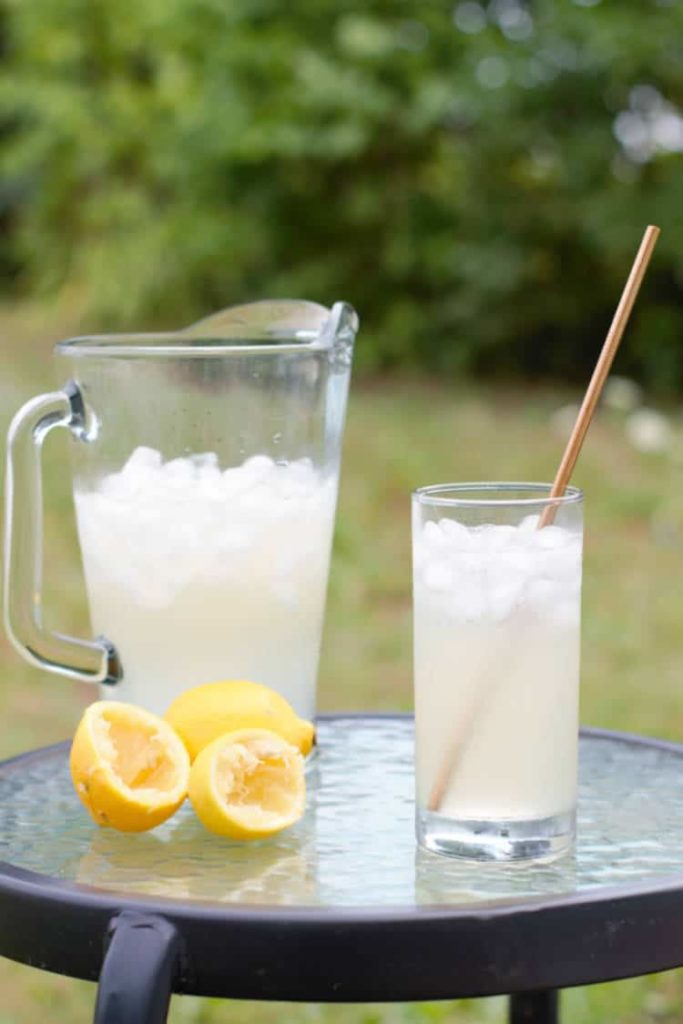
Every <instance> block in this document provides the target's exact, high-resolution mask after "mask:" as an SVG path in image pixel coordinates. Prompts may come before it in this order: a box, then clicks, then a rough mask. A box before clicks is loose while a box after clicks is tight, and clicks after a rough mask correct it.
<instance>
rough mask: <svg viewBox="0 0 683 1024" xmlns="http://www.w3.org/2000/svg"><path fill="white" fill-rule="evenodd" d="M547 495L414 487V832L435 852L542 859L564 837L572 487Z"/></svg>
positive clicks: (568, 803) (572, 767) (575, 586)
mask: <svg viewBox="0 0 683 1024" xmlns="http://www.w3.org/2000/svg"><path fill="white" fill-rule="evenodd" d="M549 493H550V487H549V486H548V485H547V484H526V483H480V484H476V483H475V484H443V485H437V486H433V487H423V488H420V489H419V490H418V491H416V492H415V493H414V495H413V505H412V508H413V586H414V655H415V666H414V668H415V672H414V676H415V725H416V783H417V835H418V840H419V842H420V843H421V845H423V846H425V847H426V848H427V849H429V850H432V851H435V852H438V853H445V854H452V855H455V856H458V855H459V856H465V857H473V858H476V859H480V860H489V859H491V860H515V859H518V858H528V857H548V856H554V855H557V854H559V853H562V852H563V851H565V850H566V849H568V848H569V847H570V845H571V843H572V840H573V836H574V828H575V825H574V822H575V807H576V787H577V748H578V693H579V648H580V602H581V562H582V522H583V517H582V512H583V494H582V492H581V491H580V490H578V489H577V488H574V487H569V488H567V490H566V493H565V495H564V496H563V497H562V498H552V499H551V498H549ZM546 510H548V511H546ZM544 513H545V514H544ZM541 516H544V518H543V522H544V523H546V524H547V525H542V526H540V528H539V525H540V520H541Z"/></svg>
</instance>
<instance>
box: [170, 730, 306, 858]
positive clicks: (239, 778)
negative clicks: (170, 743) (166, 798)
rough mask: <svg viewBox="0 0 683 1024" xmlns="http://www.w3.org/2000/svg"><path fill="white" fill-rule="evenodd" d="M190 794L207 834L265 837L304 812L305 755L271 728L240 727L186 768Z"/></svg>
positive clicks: (242, 837)
mask: <svg viewBox="0 0 683 1024" xmlns="http://www.w3.org/2000/svg"><path fill="white" fill-rule="evenodd" d="M189 796H190V800H191V801H192V806H193V807H194V809H195V811H196V813H197V817H198V818H199V820H200V821H201V822H202V824H203V825H205V826H206V828H208V829H209V831H210V832H215V833H216V834H217V835H219V836H230V838H232V839H242V840H250V839H264V838H266V837H267V836H272V835H275V833H276V832H281V831H282V829H284V828H288V827H289V826H290V825H293V824H294V822H296V821H298V820H299V818H300V817H301V815H302V814H303V812H304V805H305V801H306V783H305V781H304V759H303V757H302V756H301V754H300V752H299V751H298V750H297V748H296V747H294V746H292V744H291V743H287V742H286V740H283V739H282V737H281V736H279V735H278V734H277V733H276V732H272V731H271V730H269V729H238V730H237V731H235V732H229V733H226V734H225V735H224V736H219V737H218V739H217V740H214V741H213V743H210V744H209V745H208V747H205V748H204V750H202V752H201V754H199V756H198V757H197V759H196V761H195V762H194V764H193V765H192V769H191V771H190V784H189Z"/></svg>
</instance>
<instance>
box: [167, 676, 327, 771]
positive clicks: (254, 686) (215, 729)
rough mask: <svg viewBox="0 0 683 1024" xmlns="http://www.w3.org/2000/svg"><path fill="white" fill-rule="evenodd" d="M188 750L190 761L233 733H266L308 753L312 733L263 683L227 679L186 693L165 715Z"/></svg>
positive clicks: (281, 699) (305, 722) (301, 719)
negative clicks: (245, 731)
mask: <svg viewBox="0 0 683 1024" xmlns="http://www.w3.org/2000/svg"><path fill="white" fill-rule="evenodd" d="M164 718H165V719H166V721H167V722H168V723H169V724H170V725H172V726H173V728H174V729H175V730H176V732H177V733H178V735H179V736H180V737H181V739H182V740H183V743H184V744H185V746H186V747H187V751H188V753H189V755H190V758H191V760H193V761H194V759H195V758H196V757H197V755H198V754H199V753H200V751H201V750H203V749H204V747H206V746H208V744H209V743H211V742H212V741H213V740H215V739H217V738H218V737H219V736H222V735H223V734H224V733H226V732H234V731H235V730H236V729H269V730H270V731H272V732H275V733H277V734H278V735H279V736H281V737H282V738H283V739H284V740H286V741H287V742H288V743H290V744H291V745H292V746H294V747H296V748H297V750H299V751H300V752H301V753H302V754H304V755H306V754H308V753H309V751H310V750H311V748H312V746H313V742H314V739H315V729H314V727H313V725H312V723H311V722H307V721H305V719H303V718H299V716H298V715H297V714H296V713H295V712H294V710H293V709H292V707H291V706H290V705H289V704H288V703H287V701H286V700H285V698H284V697H282V696H280V694H279V693H276V692H275V690H271V689H270V687H268V686H264V685H263V684H262V683H252V682H249V681H248V680H245V679H228V680H225V681H222V682H217V683H205V684H204V685H203V686H195V687H193V688H192V689H191V690H185V692H184V693H181V694H180V696H179V697H176V699H175V700H174V701H173V703H172V704H171V706H170V707H169V709H168V711H167V712H166V714H165V715H164Z"/></svg>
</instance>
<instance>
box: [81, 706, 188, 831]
mask: <svg viewBox="0 0 683 1024" xmlns="http://www.w3.org/2000/svg"><path fill="white" fill-rule="evenodd" d="M69 764H70V767H71V778H72V779H73V784H74V786H75V787H76V792H77V793H78V796H79V797H80V799H81V801H82V803H83V804H84V805H85V806H86V807H87V809H88V811H89V812H90V814H91V815H92V817H93V818H94V819H95V821H96V822H97V824H98V825H104V826H111V827H112V828H116V829H120V830H121V831H122V832H145V831H146V830H147V829H150V828H154V827H155V826H156V825H160V824H161V822H162V821H165V820H166V819H167V818H169V817H170V816H171V815H172V814H173V813H174V812H175V811H177V809H178V808H179V807H180V805H181V804H182V802H183V800H184V799H185V797H186V796H187V783H188V778H189V773H190V759H189V757H188V753H187V751H186V749H185V747H184V745H183V742H182V740H181V739H180V737H179V736H177V735H176V733H175V732H174V731H173V729H172V728H171V726H170V725H169V724H168V722H165V721H164V720H163V718H158V717H157V715H153V714H151V712H149V711H145V710H144V708H140V707H137V706H136V705H133V704H124V703H122V702H119V701H107V700H103V701H96V702H95V703H94V704H91V705H90V707H89V708H87V710H86V711H85V714H84V715H83V717H82V719H81V721H80V723H79V725H78V728H77V730H76V735H75V736H74V740H73V743H72V745H71V756H70V759H69Z"/></svg>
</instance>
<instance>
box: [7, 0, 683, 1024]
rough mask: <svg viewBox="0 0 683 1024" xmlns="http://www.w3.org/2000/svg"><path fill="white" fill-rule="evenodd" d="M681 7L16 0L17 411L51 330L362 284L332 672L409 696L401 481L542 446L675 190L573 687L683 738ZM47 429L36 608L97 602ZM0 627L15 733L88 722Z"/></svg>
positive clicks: (21, 740) (298, 1020)
mask: <svg viewBox="0 0 683 1024" xmlns="http://www.w3.org/2000/svg"><path fill="white" fill-rule="evenodd" d="M681 40H683V5H681V4H680V2H679V3H677V2H675V0H671V2H669V0H618V2H617V0H602V2H600V0H581V2H579V0H574V2H571V0H554V2H551V0H529V2H523V0H491V2H489V3H486V2H482V3H476V2H462V3H455V4H454V3H452V2H451V3H445V2H441V0H431V2H430V0H423V2H421V3H419V4H418V3H415V2H407V0H406V2H401V0H393V2H388V0H387V2H379V0H366V2H364V3H361V2H356V3H352V2H346V0H290V2H286V0H145V2H143V3H141V2H140V0H30V2H27V0H4V2H3V3H0V49H1V50H2V54H3V58H4V60H3V70H2V73H1V75H0V131H1V132H2V179H1V182H0V221H1V226H2V229H3V243H4V244H3V247H2V251H1V253H0V270H1V271H2V275H3V297H2V305H1V306H0V332H1V334H2V345H3V350H2V351H3V355H2V375H1V378H0V418H1V420H2V427H3V428H5V427H6V426H7V423H8V422H9V418H10V416H11V414H12V412H13V411H14V410H15V409H16V408H17V407H18V405H19V404H20V403H21V402H22V401H24V400H25V399H27V398H28V397H30V396H31V395H32V394H34V393H36V392H37V391H39V390H42V389H45V388H46V387H47V388H51V387H53V385H54V381H53V378H52V370H51V366H50V350H51V347H52V345H53V344H54V342H55V341H57V340H58V339H59V338H61V337H64V336H65V335H69V334H72V333H75V332H76V331H83V330H87V331H101V330H109V329H115V328H132V327H135V328H152V327H154V328H162V327H165V328H174V327H176V326H182V325H184V324H187V323H190V322H192V321H193V320H195V319H197V318H198V317H199V316H200V315H203V314H206V313H209V312H212V311H214V310H216V309H219V308H221V307H223V306H227V305H230V304H232V303H236V302H242V301H247V300H249V299H257V298H265V297H276V296H286V297H300V298H308V299H312V300H316V301H319V302H322V303H324V304H326V305H330V304H331V303H332V302H333V301H334V300H336V299H340V298H343V299H346V300H348V301H350V302H351V303H352V304H353V305H354V306H355V307H356V308H357V309H358V311H359V313H360V316H361V322H362V327H361V334H360V337H359V342H358V347H357V361H356V370H355V379H354V384H353V388H352V396H351V401H350V406H349V414H348V427H347V433H346V444H345V452H344V465H343V474H342V487H341V495H340V507H339V517H338V527H337V533H336V539H335V552H334V560H333V567H332V576H331V583H330V600H329V605H328V616H327V625H326V632H325V641H324V653H323V660H322V666H321V677H320V678H321V705H322V707H323V708H325V709H331V708H388V709H395V708H400V709H408V708H410V706H411V634H410V631H411V614H410V557H409V516H408V507H409V502H408V494H409V492H410V490H411V489H412V488H413V487H415V486H417V485H419V484H422V483H428V482H434V481H437V480H446V479H458V478H460V479H472V478H475V479H476V478H491V479H494V478H509V479H515V478H518V479H519V478H521V479H529V478H531V479H534V478H536V479H548V478H549V477H550V476H551V475H552V473H553V470H554V468H555V466H556V463H557V461H558V458H559V454H560V452H561V449H562V444H563V441H564V439H565V437H566V434H567V429H568V423H569V422H570V421H571V417H572V415H573V412H572V406H573V405H574V404H575V403H576V402H577V401H578V399H579V398H580V392H581V387H582V385H584V384H585V381H586V378H587V375H588V373H589V372H590V368H591V365H592V363H593V362H594V360H595V357H596V355H597V352H598V351H599V348H600V345H601V343H602V339H603V337H604V334H605V331H606V328H607V326H608V324H609V320H610V317H611V313H612V311H613V309H614V306H615V304H616V301H617V299H618V296H619V292H620V290H621V287H622V284H623V281H624V278H625V276H626V274H627V272H628V269H629V266H630V263H631V261H632V259H633V256H634V254H635V251H636V249H637V246H638V243H639V241H640V238H641V235H642V232H643V229H644V227H645V226H646V224H647V223H655V224H659V225H660V227H661V228H662V237H661V240H660V242H659V245H658V246H657V250H656V253H655V257H654V260H653V263H652V266H651V269H650V272H649V274H648V277H647V279H646V282H645V286H644V288H643V293H642V296H641V298H640V300H639V303H638V308H637V311H636V313H635V315H634V317H633V320H632V323H631V325H630V327H629V331H628V334H627V336H626V338H625V340H624V343H623V346H622V349H621V351H620V353H619V356H618V361H617V365H616V367H615V374H616V375H617V376H618V378H620V379H618V380H616V381H615V382H614V384H613V386H612V387H611V389H610V392H609V393H608V395H607V400H606V402H605V403H604V404H603V406H602V408H601V410H600V413H599V415H598V418H597V421H596V422H595V423H594V425H593V427H592V428H591V433H590V436H589V440H588V443H587V447H586V450H585V452H584V454H583V455H582V459H581V464H580V467H579V470H578V472H577V475H576V482H578V483H579V484H581V485H582V486H584V487H585V489H586V493H587V509H586V512H587V537H586V557H585V589H584V630H583V678H582V719H583V721H584V722H585V723H587V724H592V725H601V726H608V727H614V728H625V729H631V730H637V731H641V732H646V733H651V734H653V735H659V736H667V737H670V738H674V739H678V740H683V686H682V684H681V670H682V669H683V628H682V622H683V595H682V593H681V587H680V579H681V567H682V561H683V418H682V417H681V415H680V397H681V390H682V388H683V303H682V302H681V297H682V295H681V283H682V280H683V186H682V184H681V183H682V181H683V166H682V161H681V156H680V154H681V152H683V117H682V114H681V110H682V108H683V60H682V58H681ZM624 378H625V379H624ZM46 456H47V463H48V469H47V481H46V500H47V507H48V511H47V543H46V565H47V595H46V605H47V609H48V611H47V615H48V624H49V625H51V626H53V627H55V628H61V629H64V630H67V631H75V632H77V633H79V634H85V633H86V632H87V630H88V623H87V614H86V610H85V602H84V597H83V589H82V583H81V574H80V565H79V557H78V549H77V544H76V539H75V532H74V525H73V515H72V508H71V500H70V495H69V484H68V474H67V472H66V466H67V461H66V448H65V445H64V439H63V438H58V439H55V440H54V441H52V440H51V441H50V442H49V444H48V446H47V451H46ZM0 656H1V657H2V673H1V674H0V721H1V722H2V729H1V732H0V755H10V754H14V753H17V752H20V751H22V750H25V749H27V748H29V747H32V746H35V745H37V744H41V743H46V742H50V741H52V740H57V739H62V738H64V737H66V736H68V735H69V734H70V733H71V732H72V731H73V728H74V726H75V723H76V722H77V720H78V717H79V714H80V711H81V709H82V707H83V706H84V704H85V702H86V701H87V700H88V699H89V698H90V696H91V694H89V693H87V692H84V691H83V690H79V689H78V688H77V687H75V686H73V685H71V684H70V683H68V682H64V681H62V680H60V679H58V678H56V677H51V676H47V675H44V674H42V673H40V672H38V671H37V670H33V669H31V668H28V667H27V666H25V665H24V664H23V663H22V662H20V661H19V659H18V658H17V657H16V656H15V654H14V653H13V652H12V651H11V650H10V648H9V645H8V644H7V641H6V640H5V638H4V636H0ZM378 970H381V965H380V964H378ZM0 993H1V994H2V998H1V999H0V1024H33V1022H34V1021H36V1020H38V1019H40V1020H50V1021H55V1022H57V1024H59V1022H61V1021H64V1022H66V1021H69V1022H74V1024H82V1022H86V1021H88V1020H90V1018H91V1014H92V1005H93V999H94V988H93V986H91V985H87V984H85V983H78V982H73V981H70V980H67V979H64V978H56V977H51V976H48V975H45V974H41V973H39V972H37V971H34V970H32V969H30V968H27V967H22V966H17V965H14V964H10V963H8V962H7V961H2V962H0ZM565 1004H566V1007H565V1013H566V1019H567V1020H571V1021H572V1024H598V1022H600V1024H602V1022H620V1024H636V1022H650V1021H651V1022H655V1021H659V1022H661V1021H670V1022H674V1021H680V1020H681V1019H683V975H682V974H681V973H679V972H672V973H669V974H667V975H662V976H661V977H657V978H650V979H645V980H638V981H632V982H631V981H629V982H621V983H618V984H613V985H605V986H598V987H595V988H592V989H581V990H576V991H573V992H571V993H568V994H567V995H566V996H565ZM171 1019H172V1021H174V1022H176V1024H180V1022H197V1024H216V1022H223V1021H225V1022H226V1024H233V1022H234V1024H236V1022H237V1021H247V1022H250V1021H254V1022H256V1021H263V1022H265V1024H268V1022H271V1021H272V1022H275V1021H278V1022H285V1024H286V1022H293V1024H304V1022H307V1024H313V1022H318V1021H320V1022H324V1024H351V1022H356V1021H358V1022H363V1024H446V1022H448V1024H451V1022H452V1024H469V1022H482V1021H491V1022H498V1021H502V1020H503V1019H504V1008H503V1002H502V1001H501V1000H490V1001H479V1002H475V1001H470V1002H467V1003H461V1004H457V1005H456V1004H450V1003H443V1004H436V1003H432V1004H421V1005H406V1006H388V1007H376V1006H373V1007H338V1008H329V1007H328V1008H325V1007H318V1006H305V1007H296V1006H281V1005H279V1006H272V1005H266V1004H264V1005H257V1004H238V1005H234V1004H233V1005H231V1004H228V1003H224V1002H221V1003H219V1002H213V1001H209V1000H199V999H175V1000H174V1002H173V1009H172V1015H171Z"/></svg>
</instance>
